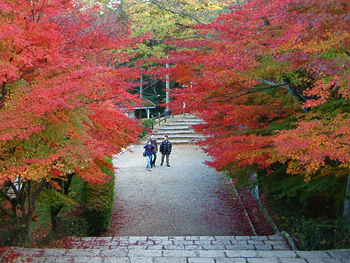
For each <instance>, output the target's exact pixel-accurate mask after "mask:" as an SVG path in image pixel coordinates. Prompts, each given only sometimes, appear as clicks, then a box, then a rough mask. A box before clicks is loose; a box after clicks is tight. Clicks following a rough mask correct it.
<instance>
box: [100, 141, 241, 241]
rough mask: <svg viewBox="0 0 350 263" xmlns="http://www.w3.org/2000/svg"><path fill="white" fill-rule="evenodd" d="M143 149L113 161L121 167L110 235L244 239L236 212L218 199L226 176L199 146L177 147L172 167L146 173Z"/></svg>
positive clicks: (140, 148)
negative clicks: (236, 224)
mask: <svg viewBox="0 0 350 263" xmlns="http://www.w3.org/2000/svg"><path fill="white" fill-rule="evenodd" d="M142 147H143V145H134V146H132V147H131V149H132V151H133V152H125V153H124V154H122V155H121V156H119V157H118V158H117V159H115V160H114V165H115V167H118V168H119V169H118V170H117V175H116V188H115V199H114V213H113V217H112V222H111V227H110V230H109V231H108V232H107V233H106V235H111V236H116V235H119V236H180V235H188V236H207V235H208V236H209V235H210V236H214V235H216V236H220V235H240V234H241V235H242V233H240V232H239V231H240V230H239V229H237V228H235V227H234V225H233V223H232V220H233V218H232V216H233V215H232V211H230V209H229V208H228V207H227V205H226V204H225V200H221V199H220V198H219V196H220V195H218V193H220V191H221V189H222V188H223V187H224V188H225V187H227V186H226V184H225V183H224V181H226V180H227V179H225V178H224V177H223V175H222V174H220V173H218V172H216V171H215V170H214V169H212V168H209V167H208V166H206V165H205V164H203V162H204V161H205V160H209V157H208V156H206V155H205V154H204V153H203V152H202V151H201V150H200V149H199V148H198V147H197V146H195V145H173V152H172V154H171V155H170V165H171V167H167V166H165V165H163V166H160V156H159V155H160V154H158V159H157V161H156V167H155V168H153V169H152V171H148V170H146V162H147V161H146V158H144V157H142V151H143V148H142Z"/></svg>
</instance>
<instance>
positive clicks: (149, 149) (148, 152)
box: [143, 140, 154, 171]
mask: <svg viewBox="0 0 350 263" xmlns="http://www.w3.org/2000/svg"><path fill="white" fill-rule="evenodd" d="M143 148H145V149H146V150H145V151H146V159H147V169H148V171H151V168H152V166H151V161H152V154H153V149H154V146H153V145H152V141H151V140H148V142H147V144H146V145H145V146H143Z"/></svg>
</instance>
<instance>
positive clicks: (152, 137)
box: [150, 134, 158, 167]
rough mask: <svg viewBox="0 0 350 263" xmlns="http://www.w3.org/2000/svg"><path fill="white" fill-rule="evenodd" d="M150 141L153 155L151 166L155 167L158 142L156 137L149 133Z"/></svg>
mask: <svg viewBox="0 0 350 263" xmlns="http://www.w3.org/2000/svg"><path fill="white" fill-rule="evenodd" d="M150 141H151V142H152V145H153V146H154V149H153V156H152V160H151V167H156V160H157V152H158V143H157V140H156V138H154V134H152V135H151V138H150Z"/></svg>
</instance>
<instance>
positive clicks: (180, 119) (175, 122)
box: [153, 115, 205, 144]
mask: <svg viewBox="0 0 350 263" xmlns="http://www.w3.org/2000/svg"><path fill="white" fill-rule="evenodd" d="M199 123H203V120H201V119H199V118H197V117H196V116H192V115H186V116H183V115H178V116H175V117H170V118H168V119H167V122H165V123H164V122H162V123H161V125H158V124H156V125H155V129H154V130H153V133H154V134H155V138H156V140H157V141H158V142H159V143H160V142H161V141H162V140H163V138H164V135H166V134H167V135H168V136H169V140H170V141H171V142H172V143H173V144H188V143H194V142H195V141H196V140H200V139H205V137H204V136H203V135H201V134H196V133H195V132H194V130H193V129H192V128H191V126H193V125H196V124H199Z"/></svg>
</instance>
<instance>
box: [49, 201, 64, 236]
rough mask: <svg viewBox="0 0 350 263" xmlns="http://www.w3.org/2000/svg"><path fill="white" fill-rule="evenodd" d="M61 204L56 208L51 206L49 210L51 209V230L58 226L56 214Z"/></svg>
mask: <svg viewBox="0 0 350 263" xmlns="http://www.w3.org/2000/svg"><path fill="white" fill-rule="evenodd" d="M61 208H62V206H60V207H58V208H56V207H53V206H51V208H50V210H51V226H52V230H53V231H56V230H57V227H58V218H57V215H58V213H59V212H60V211H61Z"/></svg>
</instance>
